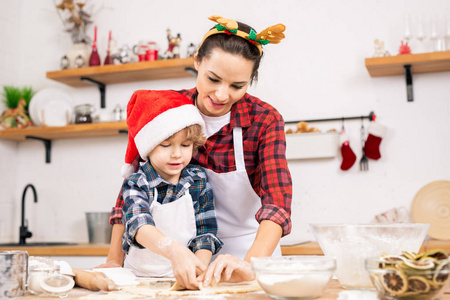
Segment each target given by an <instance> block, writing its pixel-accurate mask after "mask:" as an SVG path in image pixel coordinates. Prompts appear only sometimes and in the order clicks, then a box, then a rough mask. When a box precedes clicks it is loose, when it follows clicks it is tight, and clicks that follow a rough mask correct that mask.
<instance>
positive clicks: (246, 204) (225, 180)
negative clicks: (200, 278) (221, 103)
mask: <svg viewBox="0 0 450 300" xmlns="http://www.w3.org/2000/svg"><path fill="white" fill-rule="evenodd" d="M233 146H234V157H235V160H236V171H233V172H228V173H216V172H214V171H212V170H209V169H205V170H206V174H207V175H208V181H209V183H210V184H211V187H212V190H213V194H214V200H215V207H216V216H217V225H218V233H217V236H218V237H219V238H220V239H221V240H222V242H223V247H222V249H221V250H220V252H219V254H231V255H233V256H235V257H237V258H240V259H244V257H245V255H246V254H247V252H248V250H249V249H250V247H251V245H252V244H253V242H254V241H255V237H256V232H257V230H258V227H259V223H258V222H257V221H256V219H255V215H256V213H257V212H258V210H259V209H260V208H261V198H260V197H259V196H258V195H257V194H256V193H255V190H254V189H253V187H252V185H251V184H250V180H249V178H248V175H247V171H246V170H245V160H244V146H243V142H242V128H241V127H235V128H233ZM215 256H217V255H215ZM215 256H214V257H213V258H215ZM273 256H281V248H280V245H279V244H278V246H277V248H276V249H275V251H274V253H273Z"/></svg>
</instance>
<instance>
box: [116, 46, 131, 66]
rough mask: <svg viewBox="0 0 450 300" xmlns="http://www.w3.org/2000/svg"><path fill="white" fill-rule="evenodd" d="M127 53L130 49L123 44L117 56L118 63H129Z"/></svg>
mask: <svg viewBox="0 0 450 300" xmlns="http://www.w3.org/2000/svg"><path fill="white" fill-rule="evenodd" d="M129 52H130V48H129V47H128V45H126V44H124V45H123V46H122V49H121V51H120V54H119V58H120V63H122V64H126V63H129V62H131V56H130V53H129Z"/></svg>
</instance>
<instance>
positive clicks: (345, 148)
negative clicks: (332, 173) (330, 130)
mask: <svg viewBox="0 0 450 300" xmlns="http://www.w3.org/2000/svg"><path fill="white" fill-rule="evenodd" d="M339 139H340V142H341V154H342V164H341V170H343V171H347V170H348V169H350V168H351V167H352V166H353V164H354V163H355V161H356V155H355V153H354V152H353V150H352V148H350V142H349V140H348V135H347V134H346V133H345V132H342V133H341V136H340V138H339Z"/></svg>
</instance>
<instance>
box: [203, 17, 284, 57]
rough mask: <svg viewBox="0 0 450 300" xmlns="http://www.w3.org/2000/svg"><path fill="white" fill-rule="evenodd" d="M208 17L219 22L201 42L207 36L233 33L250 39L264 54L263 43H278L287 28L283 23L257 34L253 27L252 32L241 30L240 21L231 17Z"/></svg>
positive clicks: (204, 38)
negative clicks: (239, 27)
mask: <svg viewBox="0 0 450 300" xmlns="http://www.w3.org/2000/svg"><path fill="white" fill-rule="evenodd" d="M208 19H210V20H211V21H214V22H217V23H218V24H217V25H216V26H215V27H214V28H213V29H211V30H210V31H208V32H207V33H206V34H205V36H204V37H203V40H202V43H201V44H203V42H204V41H205V40H206V38H207V37H209V36H211V35H214V34H219V33H226V34H228V35H231V34H233V35H237V36H240V37H241V38H244V39H246V40H248V41H249V42H250V43H252V44H253V45H255V46H256V47H257V48H258V49H259V53H260V54H262V47H261V45H266V44H269V43H272V44H278V43H279V42H281V40H282V39H284V38H285V36H284V33H283V31H284V30H285V29H286V26H284V25H283V24H277V25H273V26H270V27H268V28H266V29H264V30H263V31H261V32H260V33H258V34H257V33H256V32H255V31H254V30H253V29H251V30H250V33H246V32H244V31H242V30H239V29H238V23H237V22H236V21H234V20H231V19H226V18H223V17H221V16H215V15H214V16H211V17H209V18H208ZM201 44H200V45H201Z"/></svg>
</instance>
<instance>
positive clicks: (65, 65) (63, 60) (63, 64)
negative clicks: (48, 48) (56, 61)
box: [61, 55, 69, 70]
mask: <svg viewBox="0 0 450 300" xmlns="http://www.w3.org/2000/svg"><path fill="white" fill-rule="evenodd" d="M68 68H69V58H67V55H64V56H63V57H62V58H61V69H62V70H65V69H68Z"/></svg>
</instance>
